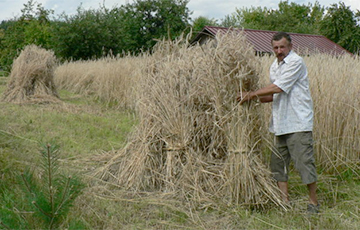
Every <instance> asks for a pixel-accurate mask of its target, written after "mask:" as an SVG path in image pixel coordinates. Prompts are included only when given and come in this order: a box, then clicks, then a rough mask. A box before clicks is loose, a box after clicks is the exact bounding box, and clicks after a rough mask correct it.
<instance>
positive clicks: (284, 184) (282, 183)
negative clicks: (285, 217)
mask: <svg viewBox="0 0 360 230" xmlns="http://www.w3.org/2000/svg"><path fill="white" fill-rule="evenodd" d="M277 185H278V186H279V189H280V190H281V192H282V194H281V198H282V200H283V201H284V202H285V203H289V202H290V200H289V191H288V182H287V181H278V182H277Z"/></svg>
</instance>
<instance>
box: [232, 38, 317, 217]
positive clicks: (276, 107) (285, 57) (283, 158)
mask: <svg viewBox="0 0 360 230" xmlns="http://www.w3.org/2000/svg"><path fill="white" fill-rule="evenodd" d="M271 44H272V48H273V51H274V53H275V55H276V58H277V59H276V60H275V61H274V62H273V64H272V65H271V67H270V80H271V82H272V84H270V85H268V86H266V87H264V88H261V89H259V90H256V91H251V92H242V93H241V94H242V95H240V97H238V101H239V102H240V104H243V103H245V102H247V101H250V100H253V99H259V100H260V102H262V103H266V102H273V104H272V119H271V122H270V131H271V132H272V133H274V134H275V139H276V148H277V152H276V153H275V152H274V153H272V156H271V162H270V167H271V171H272V173H273V175H274V178H275V180H276V181H277V184H278V186H279V188H280V190H281V191H282V193H283V194H282V195H283V199H284V201H285V202H287V203H288V202H289V195H288V182H287V181H288V168H289V163H290V159H292V160H293V161H294V164H295V167H296V169H297V170H298V171H299V172H300V175H301V179H302V182H303V183H304V184H306V185H307V187H308V190H309V204H308V212H310V213H318V212H319V204H318V201H317V197H316V181H317V174H316V168H315V160H314V153H313V146H312V129H313V105H312V98H311V94H310V89H309V81H308V77H307V68H306V66H305V63H304V61H303V59H302V58H301V57H300V56H298V55H297V54H296V53H295V52H294V51H292V50H291V49H292V43H291V38H290V36H289V35H288V34H287V33H284V32H279V33H276V34H275V35H274V36H273V38H272V41H271Z"/></svg>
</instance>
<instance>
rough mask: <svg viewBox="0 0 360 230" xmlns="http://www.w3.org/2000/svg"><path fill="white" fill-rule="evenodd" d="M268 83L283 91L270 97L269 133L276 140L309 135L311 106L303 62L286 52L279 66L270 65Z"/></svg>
mask: <svg viewBox="0 0 360 230" xmlns="http://www.w3.org/2000/svg"><path fill="white" fill-rule="evenodd" d="M270 80H271V82H272V83H273V84H275V85H277V86H278V87H279V88H281V89H282V90H283V92H282V93H277V94H274V95H273V104H272V118H271V122H270V132H272V133H274V134H275V135H276V136H279V135H283V134H289V133H295V132H304V131H312V129H313V102H312V98H311V94H310V88H309V80H308V73H307V68H306V66H305V63H304V60H303V59H302V58H301V57H300V56H299V55H297V54H296V53H295V52H293V51H290V52H289V54H288V55H287V56H286V57H285V58H284V60H283V61H282V62H280V63H278V61H277V60H275V61H274V62H273V64H272V65H271V67H270Z"/></svg>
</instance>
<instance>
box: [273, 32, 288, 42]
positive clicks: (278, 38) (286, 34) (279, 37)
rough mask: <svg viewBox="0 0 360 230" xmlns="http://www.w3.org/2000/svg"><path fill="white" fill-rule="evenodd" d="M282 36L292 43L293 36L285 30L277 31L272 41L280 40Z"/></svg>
mask: <svg viewBox="0 0 360 230" xmlns="http://www.w3.org/2000/svg"><path fill="white" fill-rule="evenodd" d="M282 38H285V39H286V40H287V41H288V42H289V43H291V37H290V35H289V34H288V33H285V32H277V33H276V34H274V36H273V37H272V40H271V41H280V40H281V39H282Z"/></svg>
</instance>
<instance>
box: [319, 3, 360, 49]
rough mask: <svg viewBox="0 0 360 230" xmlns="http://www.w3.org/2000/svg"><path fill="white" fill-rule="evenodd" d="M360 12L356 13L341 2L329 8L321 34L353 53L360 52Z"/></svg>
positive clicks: (321, 24) (322, 24) (323, 21)
mask: <svg viewBox="0 0 360 230" xmlns="http://www.w3.org/2000/svg"><path fill="white" fill-rule="evenodd" d="M359 21H360V12H359V11H357V13H354V12H353V11H352V10H351V9H350V7H349V6H346V5H345V3H343V2H340V3H339V4H332V5H331V6H330V7H328V8H327V13H326V15H325V17H324V19H323V20H322V21H321V23H320V30H321V33H322V34H323V35H324V36H326V37H327V38H329V39H330V40H332V41H334V42H336V43H338V44H339V45H341V46H342V47H344V48H345V49H347V50H349V51H350V52H353V53H358V52H359V50H360V26H359V24H358V22H359Z"/></svg>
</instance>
